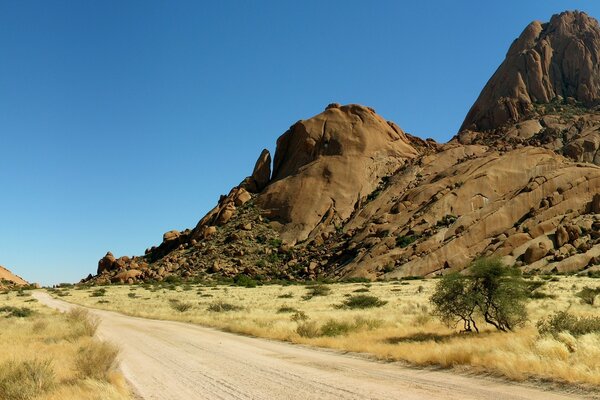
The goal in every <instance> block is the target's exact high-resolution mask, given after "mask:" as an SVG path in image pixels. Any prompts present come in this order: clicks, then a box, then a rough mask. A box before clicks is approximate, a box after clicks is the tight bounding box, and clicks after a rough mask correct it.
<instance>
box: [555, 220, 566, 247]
mask: <svg viewBox="0 0 600 400" xmlns="http://www.w3.org/2000/svg"><path fill="white" fill-rule="evenodd" d="M567 243H569V233H568V232H567V230H566V229H565V227H564V226H562V225H560V226H559V227H558V228H556V246H557V247H562V246H563V245H565V244H567Z"/></svg>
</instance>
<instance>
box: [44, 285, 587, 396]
mask: <svg viewBox="0 0 600 400" xmlns="http://www.w3.org/2000/svg"><path fill="white" fill-rule="evenodd" d="M34 296H35V297H36V298H37V299H38V300H40V301H41V302H42V303H44V304H46V305H48V306H50V307H53V308H56V309H59V310H61V311H64V310H67V309H69V308H71V307H73V306H72V305H71V304H69V303H66V302H64V301H60V300H57V299H53V298H52V297H50V296H49V295H48V294H47V293H43V292H36V293H35V294H34ZM92 312H93V313H94V314H96V315H98V316H99V317H100V318H101V320H102V323H101V325H100V328H99V330H98V335H99V337H100V338H101V339H103V340H108V341H111V342H114V343H116V344H118V345H119V346H120V347H121V350H122V353H121V370H122V371H123V373H124V375H125V376H126V377H127V379H128V380H129V381H130V383H131V385H132V386H133V387H134V388H135V390H136V391H137V392H138V394H139V395H140V396H141V397H143V398H144V399H146V400H150V399H157V400H158V399H160V400H170V399H178V400H180V399H185V400H193V399H269V400H271V399H302V400H306V399H320V400H322V399H395V400H396V399H403V400H417V399H444V400H452V399H457V400H458V399H460V400H467V399H502V400H513V399H515V400H516V399H523V400H525V399H527V400H536V399H540V400H542V399H543V400H558V399H576V398H582V397H581V396H577V395H571V394H567V393H556V392H549V391H544V390H542V389H538V388H533V387H526V386H521V385H516V384H511V383H507V382H504V381H500V380H495V379H486V378H481V377H470V376H463V375H456V374H452V373H450V372H446V371H430V370H420V369H411V368H405V367H402V366H399V365H398V364H390V363H379V362H374V361H370V360H367V359H365V358H362V357H352V356H348V355H343V354H340V353H338V352H332V351H327V350H319V349H313V348H307V347H304V346H297V345H291V344H288V343H281V342H275V341H270V340H264V339H257V338H250V337H244V336H238V335H234V334H230V333H225V332H221V331H217V330H214V329H210V328H204V327H200V326H196V325H190V324H184V323H179V322H171V321H156V320H150V319H142V318H135V317H129V316H125V315H122V314H119V313H115V312H109V311H100V310H92Z"/></svg>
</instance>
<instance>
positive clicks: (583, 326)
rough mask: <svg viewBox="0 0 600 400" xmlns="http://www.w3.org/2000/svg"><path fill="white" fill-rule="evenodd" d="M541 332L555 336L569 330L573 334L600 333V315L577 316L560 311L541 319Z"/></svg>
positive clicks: (539, 323) (538, 326)
mask: <svg viewBox="0 0 600 400" xmlns="http://www.w3.org/2000/svg"><path fill="white" fill-rule="evenodd" d="M537 328H538V331H539V332H540V333H541V334H552V335H554V336H556V335H558V334H559V333H561V332H568V333H569V334H571V335H573V336H581V335H586V334H588V333H596V334H598V333H600V317H596V316H594V317H592V316H588V317H577V316H575V315H573V314H570V313H569V312H567V311H558V312H556V313H554V314H553V315H551V316H549V317H547V318H544V319H542V320H540V321H539V322H538V323H537Z"/></svg>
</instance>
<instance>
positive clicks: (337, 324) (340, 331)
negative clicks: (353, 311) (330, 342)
mask: <svg viewBox="0 0 600 400" xmlns="http://www.w3.org/2000/svg"><path fill="white" fill-rule="evenodd" d="M356 328H357V327H356V325H355V324H352V323H350V322H346V321H336V320H333V319H330V320H328V321H327V322H325V324H323V326H321V332H320V333H321V335H323V336H340V335H346V334H348V333H349V332H351V331H353V330H355V329H356Z"/></svg>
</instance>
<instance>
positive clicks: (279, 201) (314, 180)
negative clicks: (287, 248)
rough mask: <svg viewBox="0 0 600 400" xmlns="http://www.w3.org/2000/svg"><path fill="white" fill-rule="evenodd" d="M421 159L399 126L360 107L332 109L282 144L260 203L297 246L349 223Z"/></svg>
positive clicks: (296, 129) (296, 127)
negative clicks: (385, 184) (380, 188)
mask: <svg viewBox="0 0 600 400" xmlns="http://www.w3.org/2000/svg"><path fill="white" fill-rule="evenodd" d="M418 155H419V153H418V151H417V150H416V149H415V148H414V147H413V146H412V145H411V143H410V141H409V139H408V138H407V136H406V135H405V134H404V132H403V131H402V130H400V129H399V128H398V127H396V126H395V125H392V124H390V123H388V122H386V121H385V120H384V119H383V118H381V117H380V116H378V115H377V114H375V112H374V111H373V110H372V109H370V108H368V107H363V106H359V105H355V104H351V105H348V106H339V105H334V106H330V107H328V108H327V110H325V111H324V112H323V113H321V114H319V115H317V116H315V117H313V118H311V119H309V120H306V121H300V122H298V123H296V124H294V125H293V126H292V127H291V128H290V129H289V130H288V131H287V132H286V133H284V134H283V135H282V136H281V137H280V138H279V139H278V140H277V151H276V153H275V160H274V166H273V176H272V178H271V183H270V184H269V186H268V187H267V188H266V190H265V191H264V192H263V193H261V194H260V195H259V197H258V199H257V205H258V206H259V207H260V208H262V209H263V210H264V211H265V216H267V217H268V218H269V219H273V220H275V221H277V222H280V223H281V224H283V225H284V227H283V229H282V237H283V238H284V239H285V240H287V241H289V242H297V241H302V240H305V239H307V238H308V237H314V236H316V235H317V234H320V233H321V232H323V231H327V230H328V229H332V228H333V229H335V226H336V225H339V224H341V222H342V221H344V220H346V219H347V218H348V217H349V216H350V215H351V214H352V212H353V211H354V210H355V209H356V208H357V207H359V206H360V202H361V199H364V198H365V197H366V196H367V195H369V194H370V193H371V192H373V190H375V188H376V187H377V185H378V184H379V182H380V180H381V179H382V178H384V177H387V176H390V175H391V174H393V173H394V172H395V171H396V170H398V169H399V168H400V167H402V166H403V165H404V164H405V163H406V161H407V160H409V159H414V158H415V157H417V156H418Z"/></svg>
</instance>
